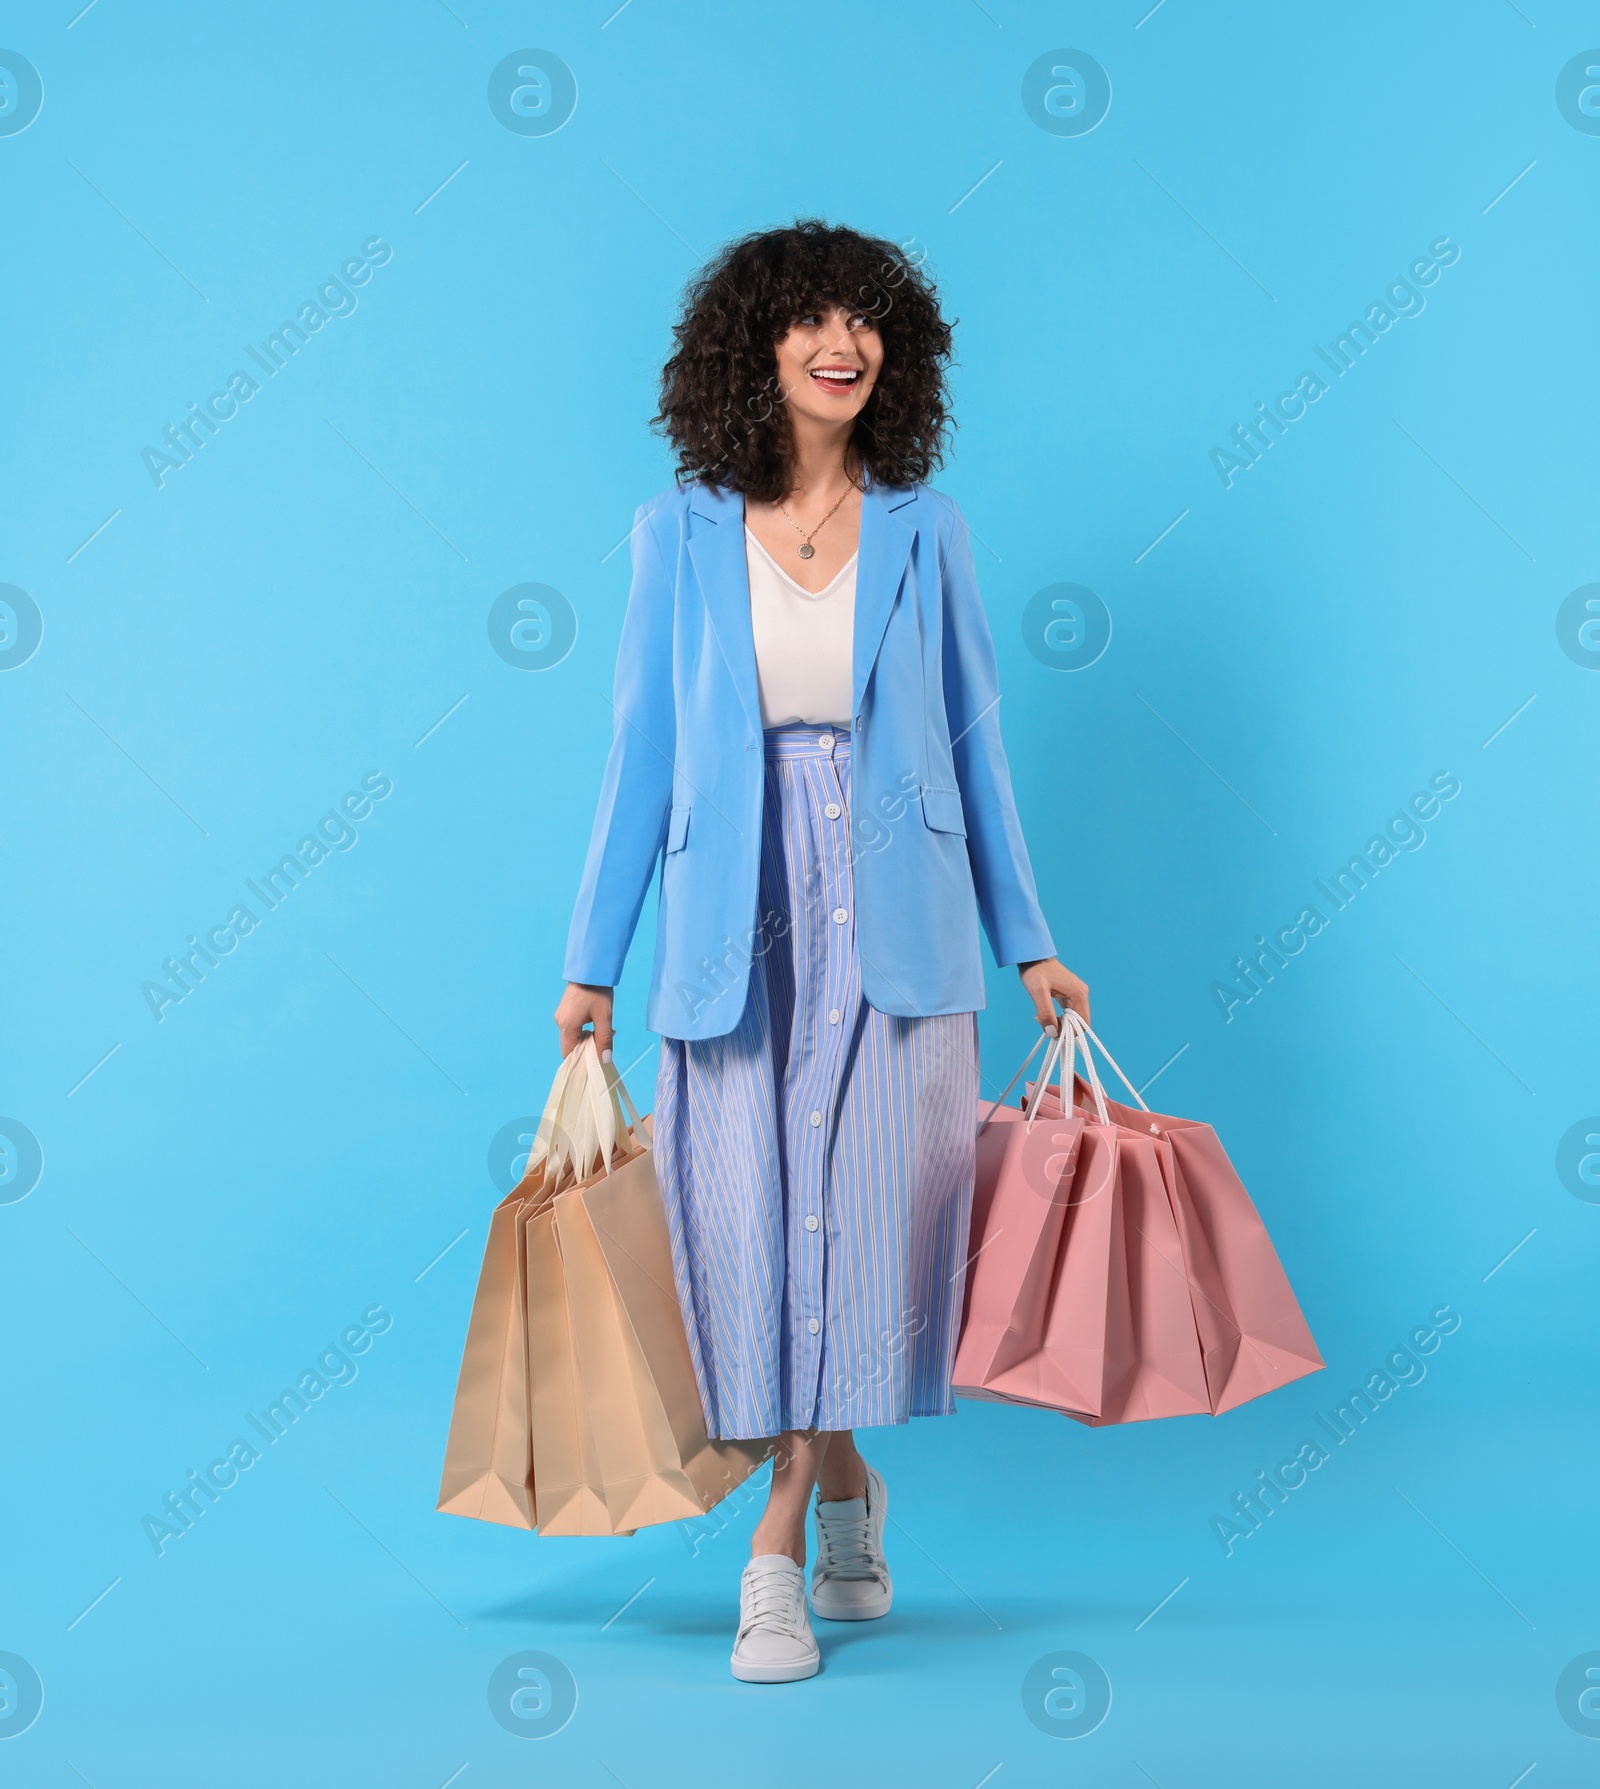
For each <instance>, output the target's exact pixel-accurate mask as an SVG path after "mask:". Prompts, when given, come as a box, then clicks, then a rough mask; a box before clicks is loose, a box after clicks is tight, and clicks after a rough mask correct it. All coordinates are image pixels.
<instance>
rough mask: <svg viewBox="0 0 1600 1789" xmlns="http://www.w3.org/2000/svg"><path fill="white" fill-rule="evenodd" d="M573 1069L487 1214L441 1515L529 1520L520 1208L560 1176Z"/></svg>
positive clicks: (572, 1060) (573, 1059)
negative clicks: (516, 1178) (516, 1175)
mask: <svg viewBox="0 0 1600 1789" xmlns="http://www.w3.org/2000/svg"><path fill="white" fill-rule="evenodd" d="M580 1067H581V1064H580V1062H579V1060H578V1057H577V1054H576V1052H574V1053H573V1055H572V1056H570V1057H569V1058H568V1059H567V1060H566V1061H565V1062H563V1063H562V1065H561V1067H560V1069H558V1070H557V1072H556V1077H555V1081H554V1083H553V1085H552V1086H551V1089H550V1096H549V1098H548V1100H547V1101H546V1102H545V1109H544V1113H543V1116H542V1117H541V1118H540V1120H539V1125H538V1129H537V1130H536V1132H535V1134H534V1141H533V1148H532V1149H531V1150H530V1151H529V1155H528V1163H527V1166H526V1168H525V1170H524V1173H523V1178H522V1181H521V1183H520V1184H519V1185H518V1186H516V1187H514V1188H513V1189H512V1191H511V1192H510V1193H509V1194H508V1195H507V1196H506V1197H505V1198H504V1199H502V1200H501V1201H500V1203H499V1205H497V1206H496V1207H495V1209H494V1212H493V1214H492V1215H491V1217H490V1219H489V1240H488V1243H487V1245H486V1247H485V1248H484V1251H483V1266H482V1268H481V1270H480V1271H479V1275H478V1288H477V1292H476V1294H475V1295H474V1297H473V1301H472V1315H471V1318H470V1319H469V1321H468V1324H467V1340H466V1346H465V1348H464V1349H463V1350H462V1355H461V1373H460V1377H459V1379H458V1380H457V1383H456V1397H455V1404H454V1406H453V1408H452V1410H451V1415H450V1435H449V1439H448V1441H447V1442H446V1444H445V1460H444V1471H443V1474H442V1476H441V1480H440V1485H439V1501H438V1505H437V1507H438V1508H439V1509H441V1510H443V1511H445V1512H447V1513H448V1514H450V1515H457V1516H472V1517H475V1518H476V1519H477V1520H478V1521H481V1522H503V1523H505V1524H506V1525H507V1526H509V1527H513V1528H532V1527H533V1525H534V1520H535V1497H534V1489H533V1435H532V1428H531V1409H530V1403H529V1387H528V1337H527V1313H528V1288H527V1254H526V1244H525V1234H524V1233H525V1228H526V1224H527V1220H528V1216H529V1213H530V1212H531V1211H533V1210H534V1209H536V1208H538V1207H539V1206H541V1205H543V1206H544V1207H548V1204H549V1192H548V1183H550V1182H551V1180H552V1178H553V1177H554V1176H559V1175H560V1174H562V1173H568V1174H570V1169H569V1168H568V1167H567V1162H568V1158H569V1156H570V1153H571V1150H570V1142H569V1139H568V1132H567V1126H568V1125H569V1124H570V1123H571V1122H572V1117H571V1114H569V1113H568V1111H567V1110H566V1108H567V1106H568V1105H569V1104H570V1103H571V1102H572V1101H573V1099H574V1096H575V1094H576V1093H578V1092H580V1091H581V1092H582V1093H583V1095H584V1097H585V1098H587V1087H586V1085H583V1084H581V1083H580V1078H579V1070H580Z"/></svg>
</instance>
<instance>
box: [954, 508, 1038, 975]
mask: <svg viewBox="0 0 1600 1789" xmlns="http://www.w3.org/2000/svg"><path fill="white" fill-rule="evenodd" d="M941 501H942V502H944V503H946V504H947V505H948V507H949V510H950V516H951V524H952V525H951V529H950V539H949V542H948V545H947V546H946V548H945V553H944V561H943V565H942V567H941V574H940V575H941V578H942V581H943V586H944V650H943V655H942V656H943V661H944V706H945V716H946V718H947V720H948V722H949V726H950V738H951V741H952V752H953V755H954V758H955V770H956V785H957V787H958V788H959V789H960V791H961V809H962V814H963V816H964V818H965V820H966V827H967V853H968V856H969V857H970V859H971V862H972V879H973V883H974V886H975V887H976V890H977V895H978V914H979V917H980V918H981V919H982V921H983V929H984V931H985V932H986V933H987V934H988V938H989V945H990V948H991V949H992V950H993V952H994V960H995V961H996V962H997V963H998V964H1000V965H1001V967H1002V968H1004V967H1007V966H1008V965H1010V964H1013V963H1026V962H1031V961H1033V960H1035V959H1037V958H1039V957H1053V956H1054V955H1055V954H1056V947H1055V944H1054V942H1053V941H1052V939H1051V937H1050V928H1049V927H1048V926H1047V925H1046V924H1045V919H1044V914H1043V913H1042V912H1041V911H1040V908H1039V896H1038V891H1037V889H1036V888H1035V886H1034V880H1033V866H1032V864H1031V863H1030V862H1029V861H1028V847H1027V845H1026V844H1025V843H1024V841H1023V837H1022V824H1021V822H1020V821H1019V820H1018V818H1017V808H1016V803H1015V801H1014V800H1013V798H1012V794H1011V771H1010V768H1009V767H1008V765H1007V763H1006V751H1005V746H1004V745H1003V744H1002V743H1001V739H1000V679H999V672H998V669H997V667H996V664H995V655H994V640H993V637H992V636H991V635H990V632H989V620H988V617H987V616H986V615H985V614H984V609H983V599H982V598H981V597H980V596H979V594H978V576H977V571H976V568H975V567H974V565H973V563H972V542H971V540H970V538H969V536H968V532H967V524H966V520H965V518H964V517H963V516H962V514H961V511H960V510H959V509H958V508H957V507H956V506H955V504H954V503H951V502H950V500H949V499H948V498H942V499H941Z"/></svg>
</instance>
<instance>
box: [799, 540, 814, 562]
mask: <svg viewBox="0 0 1600 1789" xmlns="http://www.w3.org/2000/svg"><path fill="white" fill-rule="evenodd" d="M797 551H798V552H799V554H800V557H801V558H802V559H815V558H816V556H817V549H816V548H815V547H814V546H812V544H811V542H810V541H808V540H803V541H801V543H800V545H799V547H798V549H797Z"/></svg>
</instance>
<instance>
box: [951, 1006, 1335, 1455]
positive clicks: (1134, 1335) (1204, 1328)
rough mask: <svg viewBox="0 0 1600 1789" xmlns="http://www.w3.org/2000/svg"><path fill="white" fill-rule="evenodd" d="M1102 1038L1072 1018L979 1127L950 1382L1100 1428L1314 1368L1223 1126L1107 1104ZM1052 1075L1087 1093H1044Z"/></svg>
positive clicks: (1259, 1388)
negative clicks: (1076, 1070) (1035, 1072)
mask: <svg viewBox="0 0 1600 1789" xmlns="http://www.w3.org/2000/svg"><path fill="white" fill-rule="evenodd" d="M1091 1038H1093V1033H1091V1032H1089V1030H1088V1028H1087V1027H1086V1026H1084V1025H1082V1023H1081V1021H1079V1020H1078V1019H1077V1016H1076V1015H1075V1014H1072V1013H1068V1014H1066V1015H1065V1016H1064V1019H1063V1025H1062V1032H1061V1036H1060V1037H1059V1038H1058V1039H1057V1040H1056V1042H1055V1043H1054V1044H1053V1045H1052V1047H1051V1050H1050V1052H1049V1054H1048V1055H1047V1056H1046V1059H1045V1066H1044V1068H1043V1069H1042V1070H1041V1072H1040V1077H1039V1082H1038V1084H1037V1085H1034V1084H1029V1085H1028V1086H1027V1087H1026V1089H1025V1091H1024V1096H1023V1109H1021V1110H1017V1109H1015V1108H1006V1107H1004V1106H1003V1105H1002V1104H1001V1103H1000V1102H997V1104H996V1106H995V1107H994V1108H992V1109H991V1111H990V1114H989V1116H988V1118H987V1119H986V1120H985V1122H984V1124H983V1126H981V1127H980V1134H979V1150H978V1183H977V1187H976V1189H975V1196H974V1202H973V1229H972V1242H971V1248H970V1250H969V1269H968V1282H967V1294H966V1310H965V1316H964V1321H963V1328H962V1335H961V1339H960V1343H959V1346H958V1350H957V1355H956V1366H955V1373H954V1385H955V1389H956V1390H957V1391H959V1392H961V1393H962V1394H963V1395H965V1396H969V1397H984V1398H992V1399H999V1400H1001V1401H1006V1402H1015V1403H1029V1404H1043V1405H1047V1406H1048V1407H1050V1408H1052V1409H1056V1410H1060V1411H1062V1412H1063V1413H1064V1414H1066V1415H1069V1416H1072V1417H1074V1418H1076V1419H1077V1420H1079V1421H1081V1422H1088V1423H1093V1424H1100V1423H1113V1422H1139V1421H1144V1420H1148V1419H1151V1418H1154V1417H1159V1416H1180V1415H1186V1414H1196V1413H1200V1412H1206V1411H1209V1412H1211V1413H1212V1414H1216V1413H1218V1412H1220V1411H1222V1410H1228V1409H1232V1408H1233V1407H1234V1406H1235V1405H1236V1404H1240V1403H1243V1402H1245V1401H1246V1400H1247V1399H1249V1398H1253V1397H1259V1396H1261V1395H1262V1393H1264V1392H1267V1391H1271V1390H1274V1389H1275V1388H1276V1387H1277V1386H1279V1385H1286V1384H1288V1383H1289V1382H1290V1381H1291V1380H1293V1379H1297V1378H1300V1377H1302V1376H1303V1375H1304V1374H1306V1373H1309V1372H1314V1371H1315V1370H1316V1369H1317V1368H1318V1367H1320V1366H1321V1365H1322V1361H1321V1357H1320V1356H1319V1355H1318V1353H1317V1350H1316V1345H1315V1343H1314V1342H1313V1341H1312V1339H1311V1335H1310V1332H1309V1330H1308V1329H1307V1328H1306V1324H1305V1319H1304V1318H1303V1317H1302V1316H1301V1314H1300V1308H1299V1306H1298V1304H1297V1303H1296V1302H1295V1298H1294V1294H1293V1293H1292V1292H1291V1291H1290V1289H1289V1284H1288V1281H1287V1278H1286V1277H1285V1275H1284V1273H1283V1269H1282V1267H1281V1265H1280V1264H1279V1262H1278V1258H1277V1255H1276V1253H1275V1252H1274V1250H1273V1248H1272V1244H1271V1241H1270V1240H1269V1238H1268V1237H1267V1234H1266V1229H1265V1227H1264V1226H1263V1224H1262V1222H1261V1219H1260V1217H1259V1216H1258V1215H1257V1213H1256V1210H1255V1207H1254V1206H1253V1205H1252V1204H1251V1202H1250V1198H1249V1195H1248V1194H1247V1193H1246V1192H1245V1190H1244V1188H1243V1186H1242V1185H1241V1184H1240V1182H1239V1179H1238V1176H1237V1175H1236V1174H1235V1173H1234V1171H1233V1167H1232V1164H1231V1163H1230V1162H1229V1161H1228V1158H1227V1155H1226V1154H1225V1153H1224V1151H1223V1149H1222V1146H1221V1144H1220V1143H1219V1142H1218V1141H1217V1138H1216V1134H1215V1132H1214V1131H1212V1130H1211V1128H1210V1126H1208V1125H1204V1124H1196V1123H1191V1122H1190V1121H1188V1120H1184V1119H1172V1118H1167V1117H1165V1116H1162V1115H1160V1114H1157V1113H1152V1112H1149V1111H1147V1110H1146V1109H1145V1108H1144V1106H1143V1102H1142V1101H1140V1100H1139V1095H1138V1094H1137V1092H1133V1090H1132V1089H1131V1087H1130V1092H1133V1098H1134V1100H1135V1101H1137V1102H1138V1109H1135V1108H1134V1107H1131V1106H1123V1105H1119V1104H1116V1103H1115V1102H1112V1101H1110V1100H1108V1099H1107V1098H1106V1097H1105V1092H1104V1089H1103V1087H1102V1086H1101V1083H1100V1078H1099V1075H1098V1072H1097V1071H1096V1069H1095V1066H1094V1063H1093V1059H1092V1057H1091V1055H1090V1051H1089V1041H1090V1039H1091ZM1093 1041H1094V1043H1095V1045H1096V1047H1098V1048H1101V1049H1102V1051H1103V1046H1101V1045H1100V1043H1099V1039H1098V1038H1093ZM1036 1049H1037V1046H1036ZM1080 1049H1081V1050H1082V1052H1083V1059H1084V1069H1085V1074H1086V1076H1087V1079H1086V1080H1083V1079H1079V1078H1077V1077H1076V1076H1075V1075H1074V1074H1073V1073H1072V1072H1071V1071H1072V1067H1073V1066H1074V1065H1075V1060H1076V1056H1077V1053H1078V1051H1079V1050H1080ZM1029 1060H1031V1056H1030V1058H1029ZM1106 1060H1107V1061H1108V1062H1111V1065H1112V1067H1113V1068H1116V1064H1115V1062H1114V1061H1113V1060H1112V1058H1111V1057H1110V1055H1109V1053H1106ZM1026 1067H1027V1063H1024V1064H1023V1068H1024V1069H1025V1068H1026ZM1057 1067H1059V1069H1060V1087H1061V1089H1062V1090H1063V1091H1065V1090H1066V1089H1068V1088H1072V1089H1073V1091H1074V1093H1075V1094H1076V1095H1078V1096H1079V1099H1078V1103H1074V1104H1064V1102H1063V1098H1062V1093H1061V1092H1058V1091H1057V1090H1056V1089H1053V1088H1050V1087H1049V1086H1048V1085H1047V1083H1048V1080H1049V1076H1050V1072H1051V1070H1052V1069H1053V1068H1057ZM1022 1072H1023V1071H1022V1070H1021V1069H1019V1070H1018V1074H1017V1076H1015V1077H1013V1081H1012V1085H1015V1083H1016V1079H1017V1078H1018V1077H1020V1075H1021V1074H1022ZM1121 1072H1122V1071H1121V1070H1120V1069H1117V1073H1118V1074H1119V1075H1120V1074H1121ZM1123 1078H1124V1080H1126V1077H1123ZM1006 1092H1007V1093H1009V1092H1010V1088H1007V1090H1006ZM1005 1097H1006V1095H1005V1094H1002V1095H1001V1101H1002V1102H1003V1101H1004V1099H1005ZM996 1132H998V1137H996V1138H995V1140H993V1141H989V1140H988V1139H989V1138H990V1137H991V1134H992V1133H996ZM991 1258H992V1259H991Z"/></svg>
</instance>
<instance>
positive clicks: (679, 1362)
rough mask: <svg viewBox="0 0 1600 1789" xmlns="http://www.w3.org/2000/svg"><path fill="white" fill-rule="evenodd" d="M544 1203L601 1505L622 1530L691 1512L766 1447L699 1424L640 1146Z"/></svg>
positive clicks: (658, 1210)
mask: <svg viewBox="0 0 1600 1789" xmlns="http://www.w3.org/2000/svg"><path fill="white" fill-rule="evenodd" d="M637 1135H638V1133H637V1131H635V1137H637ZM554 1207H555V1227H556V1235H557V1238H558V1240H559V1243H560V1247H561V1258H562V1263H563V1266H564V1268H565V1271H566V1275H567V1289H568V1297H569V1306H570V1310H571V1313H572V1318H573V1326H574V1332H575V1336H576V1341H577V1351H578V1361H579V1378H580V1380H581V1383H582V1387H583V1397H584V1401H585V1403H586V1406H587V1410H588V1416H589V1424H590V1430H591V1433H592V1435H593V1438H594V1446H595V1456H596V1461H597V1464H598V1466H599V1469H600V1473H601V1476H602V1481H603V1485H604V1495H605V1503H606V1506H607V1508H608V1509H609V1511H610V1512H611V1515H612V1518H613V1520H614V1521H615V1522H616V1523H617V1525H618V1526H619V1527H622V1528H628V1529H633V1528H642V1527H646V1526H648V1525H649V1524H651V1523H656V1522H672V1521H677V1520H680V1519H681V1518H683V1517H686V1516H698V1515H702V1514H704V1512H705V1511H706V1510H708V1509H711V1508H713V1507H714V1506H715V1505H716V1504H718V1503H720V1502H721V1501H722V1499H723V1498H724V1497H726V1496H727V1495H728V1493H729V1492H730V1491H732V1490H733V1489H734V1488H735V1487H736V1486H738V1485H740V1484H742V1483H743V1482H744V1481H745V1479H747V1478H748V1477H749V1476H750V1474H751V1473H752V1472H754V1471H755V1470H756V1469H757V1468H758V1467H759V1466H760V1465H761V1463H762V1461H763V1460H764V1459H765V1458H766V1457H767V1455H768V1453H769V1452H770V1446H769V1444H768V1443H767V1442H766V1441H712V1440H711V1439H710V1438H709V1437H708V1436H707V1434H706V1420H705V1411H704V1407H703V1406H702V1404H701V1400H700V1388H699V1385H698V1384H697V1382H696V1380H695V1376H694V1363H693V1361H692V1360H691V1358H690V1354H689V1342H688V1337H687V1335H686V1334H685V1332H684V1323H683V1312H682V1309H681V1307H680V1305H679V1303H678V1294H677V1288H676V1286H675V1284H674V1281H673V1272H672V1248H671V1243H670V1241H669V1238H668V1235H667V1219H666V1212H665V1210H664V1209H663V1207H662V1203H661V1194H660V1191H659V1189H658V1188H657V1186H656V1177H655V1168H654V1164H653V1160H652V1156H651V1152H650V1150H649V1149H648V1148H645V1147H639V1148H635V1149H634V1150H633V1151H632V1152H631V1153H630V1154H629V1155H628V1156H627V1157H626V1158H625V1159H622V1160H620V1161H618V1162H616V1163H615V1164H614V1165H613V1167H612V1170H611V1172H610V1173H609V1174H600V1175H596V1176H594V1177H592V1178H591V1179H590V1180H589V1181H588V1182H587V1183H586V1184H584V1185H582V1186H577V1187H573V1188H571V1189H569V1190H568V1191H566V1192H563V1193H561V1194H559V1195H558V1196H557V1197H556V1199H555V1201H554ZM541 1495H542V1493H541Z"/></svg>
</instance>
